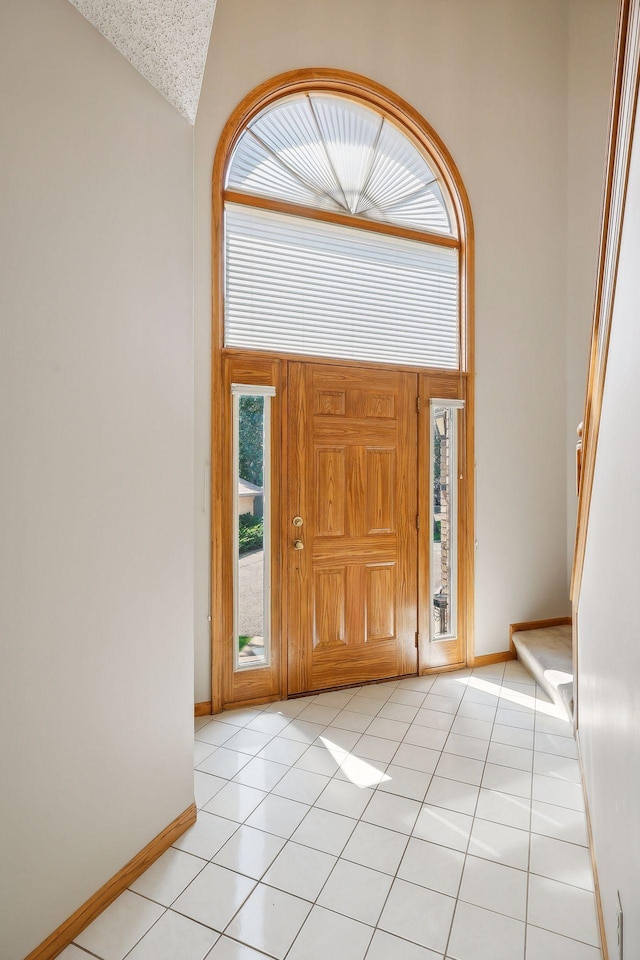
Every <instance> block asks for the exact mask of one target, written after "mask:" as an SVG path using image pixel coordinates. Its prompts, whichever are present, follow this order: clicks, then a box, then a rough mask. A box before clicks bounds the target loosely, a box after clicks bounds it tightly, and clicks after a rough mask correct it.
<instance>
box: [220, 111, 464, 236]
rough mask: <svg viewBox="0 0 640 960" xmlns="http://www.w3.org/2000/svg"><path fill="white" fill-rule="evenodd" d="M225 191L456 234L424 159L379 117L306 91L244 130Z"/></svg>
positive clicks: (392, 126)
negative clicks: (228, 189) (227, 189)
mask: <svg viewBox="0 0 640 960" xmlns="http://www.w3.org/2000/svg"><path fill="white" fill-rule="evenodd" d="M226 186H227V187H229V188H230V189H232V190H240V191H241V192H242V193H250V194H256V195H258V196H262V197H275V198H277V199H280V200H287V201H289V202H290V203H301V204H305V205H307V206H311V207H316V208H318V209H320V210H339V211H342V212H343V213H348V214H350V215H351V216H354V217H362V218H363V219H365V220H379V221H382V222H384V223H393V224H399V225H402V226H406V227H411V228H412V229H414V230H423V231H425V232H427V233H440V234H449V235H452V236H453V235H455V232H456V227H455V223H454V222H453V221H452V218H451V215H450V212H449V209H448V204H447V202H446V200H445V195H444V193H443V190H442V189H441V187H442V185H441V184H440V182H439V180H438V177H437V175H436V173H435V172H434V170H432V169H431V166H430V165H429V162H428V160H427V158H426V156H425V155H424V154H423V153H422V152H421V151H420V150H418V148H417V147H416V145H415V144H414V143H413V142H412V141H411V140H410V139H409V138H408V137H407V136H406V135H405V134H404V133H403V132H402V131H401V130H399V129H398V128H397V127H395V126H394V125H393V124H392V123H390V122H389V120H388V119H386V118H385V117H384V116H383V115H382V114H381V113H379V112H378V111H376V110H373V109H372V108H371V107H368V106H365V105H364V104H361V103H355V102H354V101H352V100H349V99H346V98H345V97H340V96H332V95H330V94H316V93H314V94H302V95H298V96H294V97H287V98H286V99H284V100H282V101H280V102H278V103H276V104H275V105H272V106H269V107H267V108H266V109H265V110H263V111H262V113H260V114H258V116H257V117H255V118H254V119H253V120H252V121H251V122H250V124H249V126H248V128H247V129H246V130H244V131H243V133H242V136H241V137H240V138H239V140H238V143H237V145H236V148H235V150H234V153H233V158H232V161H231V164H230V167H229V171H228V175H227V182H226Z"/></svg>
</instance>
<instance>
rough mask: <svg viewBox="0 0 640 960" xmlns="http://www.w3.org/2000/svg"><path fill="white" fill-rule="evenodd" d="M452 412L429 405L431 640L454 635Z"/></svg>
mask: <svg viewBox="0 0 640 960" xmlns="http://www.w3.org/2000/svg"><path fill="white" fill-rule="evenodd" d="M456 415H457V411H456V408H455V407H450V406H436V405H434V404H432V406H431V435H432V445H433V447H432V449H433V458H432V474H431V475H432V486H433V530H432V538H431V540H432V542H431V595H432V602H433V610H432V615H433V625H432V631H431V636H432V638H433V639H434V640H438V639H444V638H448V637H453V636H455V635H456V629H457V627H456V622H455V621H456V616H455V608H456V555H457V549H456V547H457V535H458V531H457V517H456V506H457V504H456V490H457V470H456V462H455V461H456V436H455V433H456Z"/></svg>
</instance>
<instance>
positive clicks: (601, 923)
mask: <svg viewBox="0 0 640 960" xmlns="http://www.w3.org/2000/svg"><path fill="white" fill-rule="evenodd" d="M575 736H576V744H577V745H578V764H579V766H580V779H581V780H582V792H583V793H584V810H585V814H586V817H587V834H588V837H589V856H590V857H591V869H592V870H593V888H594V892H595V897H596V914H597V916H598V928H599V931H600V946H601V948H602V960H609V949H608V947H607V934H606V930H605V926H604V913H603V911H602V899H601V897H600V884H599V883H598V867H597V864H596V851H595V847H594V845H593V831H592V830H591V814H590V813H589V798H588V797H587V790H586V785H585V779H584V766H583V763H582V750H581V748H580V736H579V733H578V731H576V735H575Z"/></svg>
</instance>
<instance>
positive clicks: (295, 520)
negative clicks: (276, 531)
mask: <svg viewBox="0 0 640 960" xmlns="http://www.w3.org/2000/svg"><path fill="white" fill-rule="evenodd" d="M291 523H292V524H293V525H294V527H301V526H302V524H303V523H304V520H303V519H302V517H294V518H293V520H292V521H291Z"/></svg>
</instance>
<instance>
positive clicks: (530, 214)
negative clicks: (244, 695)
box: [195, 0, 611, 700]
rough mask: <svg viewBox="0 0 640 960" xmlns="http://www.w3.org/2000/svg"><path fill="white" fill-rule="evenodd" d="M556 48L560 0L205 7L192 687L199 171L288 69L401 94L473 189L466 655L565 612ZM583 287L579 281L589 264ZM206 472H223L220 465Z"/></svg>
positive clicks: (199, 615)
mask: <svg viewBox="0 0 640 960" xmlns="http://www.w3.org/2000/svg"><path fill="white" fill-rule="evenodd" d="M602 4H604V5H605V6H606V7H607V9H608V10H610V9H611V3H610V2H609V0H602ZM590 5H592V4H590ZM600 19H602V18H600ZM599 22H600V21H599V20H596V22H595V25H594V29H595V30H597V29H598V25H599ZM585 31H586V33H587V34H588V36H587V39H586V41H585V42H588V43H589V44H594V43H595V42H596V41H595V40H594V37H593V36H592V34H591V33H589V31H588V30H587V29H586V28H585ZM576 43H578V45H580V44H582V43H583V40H582V38H578V39H577V40H576ZM568 45H569V14H568V5H567V4H566V3H564V2H563V3H558V2H557V0H535V2H530V0H453V2H452V0H446V2H445V0H395V2H394V3H393V4H390V3H387V2H382V0H350V2H349V3H344V2H343V0H327V2H325V3H323V4H318V3H316V2H311V0H273V2H272V3H269V4H265V3H262V2H260V0H220V2H219V3H218V8H217V12H216V18H215V21H214V28H213V35H212V41H211V46H210V50H209V59H208V63H207V69H206V72H205V79H204V85H203V92H202V97H201V101H200V108H199V112H198V118H197V122H196V161H195V178H196V180H195V204H196V211H195V218H196V226H195V238H196V287H195V305H196V312H195V321H196V333H195V336H196V448H195V474H196V609H195V616H196V700H207V699H209V695H210V681H209V656H210V655H209V625H208V620H207V617H208V612H209V610H208V604H209V594H208V569H209V568H208V555H209V546H208V543H209V515H208V508H207V505H206V496H205V495H204V494H203V486H204V484H203V476H204V473H205V465H206V463H207V461H208V459H209V455H210V454H209V450H210V444H209V432H210V421H209V391H210V369H209V365H210V343H211V341H210V323H211V320H210V303H211V298H210V285H211V270H210V257H211V247H210V244H211V240H210V228H211V214H210V210H211V182H210V178H211V168H212V163H213V156H214V152H215V147H216V144H217V141H218V138H219V136H220V132H221V130H222V127H223V125H224V123H225V121H226V119H227V117H228V116H229V114H230V113H231V111H232V109H233V108H234V107H235V105H236V104H237V103H238V102H239V100H240V99H241V98H242V97H243V96H244V95H245V94H246V93H247V92H248V91H249V90H251V89H252V87H254V86H255V85H257V84H258V83H260V82H261V81H263V80H265V79H267V78H268V77H270V76H273V75H275V74H277V73H280V72H282V71H285V70H289V69H293V68H297V67H308V66H324V67H337V68H342V69H347V70H353V71H355V72H359V73H362V74H365V75H367V76H369V77H371V78H373V79H374V80H377V81H379V82H380V83H383V84H385V85H386V86H388V87H390V88H391V89H392V90H394V91H395V92H396V93H398V94H400V95H401V96H403V97H404V98H406V99H407V100H408V101H409V102H410V103H412V104H413V105H414V106H415V107H416V108H417V109H418V110H419V111H420V112H421V113H422V114H423V115H424V116H425V117H426V119H427V120H428V121H429V122H430V123H431V124H432V125H433V126H434V127H435V129H436V130H437V132H438V133H439V134H440V136H441V137H442V138H443V139H444V141H445V143H446V144H447V146H448V147H449V149H450V151H451V153H452V155H453V158H454V160H455V162H456V163H457V165H458V167H459V169H460V172H461V174H462V177H463V179H464V182H465V184H466V187H467V191H468V193H469V197H470V201H471V208H472V211H473V216H474V220H475V229H476V254H477V258H476V273H477V285H476V308H477V312H476V347H477V403H476V407H477V417H476V438H477V448H476V459H477V528H476V535H477V541H478V545H477V553H476V560H477V570H476V653H477V654H478V655H481V654H488V653H493V652H496V651H500V650H505V649H506V648H507V646H508V624H509V623H511V622H513V621H517V620H523V619H524V620H526V619H534V618H537V617H550V616H558V615H563V614H565V613H567V612H568V600H567V597H568V587H567V572H566V568H567V558H566V524H567V494H566V490H567V473H566V461H567V456H566V442H567V440H566V435H567V428H566V412H565V411H566V385H565V380H566V332H565V331H566V295H567V288H566V270H567V82H568V67H567V56H568ZM596 45H597V44H596ZM598 56H599V57H600V58H601V55H600V53H599V54H598ZM605 99H606V98H605ZM576 122H577V123H578V120H577V121H576ZM603 125H604V121H602V119H601V118H600V119H599V120H598V122H594V123H593V124H591V125H589V126H588V128H587V130H586V132H585V133H584V138H585V146H586V148H587V149H589V147H590V145H591V143H592V139H593V142H594V143H595V146H596V149H597V150H598V151H599V153H598V160H597V161H596V163H595V166H596V168H597V169H600V168H601V151H602V143H601V139H602V135H603V134H602V127H603ZM593 202H594V204H595V206H596V208H597V201H593ZM593 229H597V224H596V226H595V227H594V228H593ZM590 242H592V246H593V245H594V244H595V240H593V241H591V240H590ZM582 283H583V284H584V286H585V288H586V289H588V290H590V284H591V277H590V276H584V277H582ZM579 285H580V284H579V283H578V282H577V281H576V284H575V286H576V288H577V287H578V286H579ZM587 299H588V295H587ZM211 473H212V482H213V483H214V484H215V483H216V482H219V474H220V466H219V465H217V464H215V463H214V464H213V465H212V471H211Z"/></svg>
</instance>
